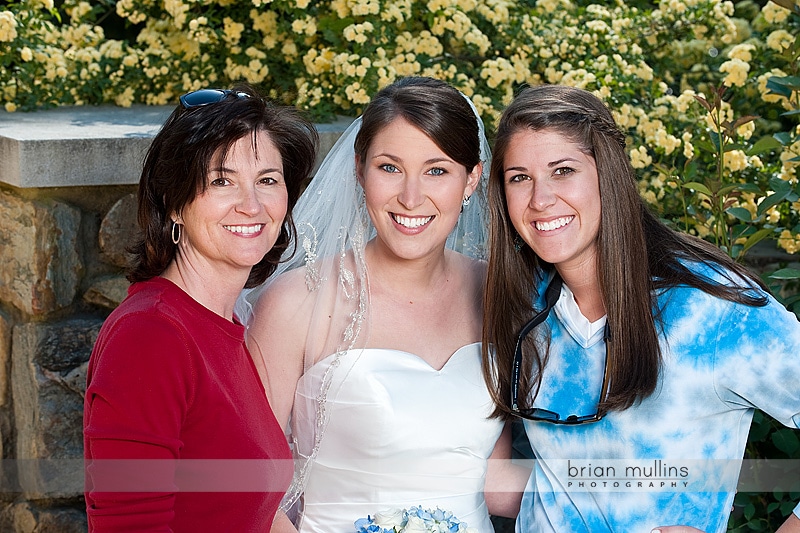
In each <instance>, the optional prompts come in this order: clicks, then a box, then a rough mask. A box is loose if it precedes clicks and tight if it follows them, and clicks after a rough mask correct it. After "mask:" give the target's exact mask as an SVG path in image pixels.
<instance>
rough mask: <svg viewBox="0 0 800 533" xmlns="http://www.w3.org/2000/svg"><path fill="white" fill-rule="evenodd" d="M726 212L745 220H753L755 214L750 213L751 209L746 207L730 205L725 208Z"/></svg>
mask: <svg viewBox="0 0 800 533" xmlns="http://www.w3.org/2000/svg"><path fill="white" fill-rule="evenodd" d="M725 212H726V213H728V214H729V215H731V216H732V217H734V218H738V219H739V220H741V221H743V222H752V221H753V216H752V215H751V214H750V211H748V210H747V209H745V208H744V207H729V208H728V209H726V210H725Z"/></svg>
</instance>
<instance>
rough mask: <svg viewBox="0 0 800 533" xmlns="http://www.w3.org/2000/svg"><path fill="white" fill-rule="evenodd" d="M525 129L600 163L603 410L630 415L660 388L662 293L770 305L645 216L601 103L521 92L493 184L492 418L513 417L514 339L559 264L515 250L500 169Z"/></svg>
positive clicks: (536, 380)
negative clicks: (687, 291)
mask: <svg viewBox="0 0 800 533" xmlns="http://www.w3.org/2000/svg"><path fill="white" fill-rule="evenodd" d="M520 130H530V131H539V130H549V131H554V132H557V133H559V134H561V135H564V136H565V137H566V138H568V139H569V140H570V141H572V142H574V143H576V144H577V145H578V146H579V147H580V149H581V151H582V152H584V153H585V154H586V155H589V156H591V157H593V158H594V160H595V163H596V166H597V175H598V180H599V186H600V204H601V219H600V229H599V232H598V235H597V249H598V254H597V272H598V273H599V277H600V279H599V284H600V290H601V294H602V298H603V302H604V303H605V308H606V313H607V327H608V328H609V332H610V336H611V338H610V340H609V341H608V343H607V346H608V352H607V358H608V365H609V366H608V376H609V380H608V381H609V390H607V391H603V392H604V395H605V398H606V400H605V402H603V403H602V404H601V406H600V409H601V412H606V411H608V410H612V409H617V410H623V409H627V408H628V407H630V406H631V405H633V404H634V403H636V402H637V401H639V400H641V399H643V398H646V397H647V396H649V395H650V394H652V393H653V391H654V390H655V387H656V385H657V382H658V374H659V370H660V366H661V348H660V345H659V339H658V331H657V328H658V321H659V315H658V310H657V309H656V301H655V294H656V290H657V289H660V288H667V287H674V286H677V285H687V286H690V287H695V288H698V289H700V290H703V291H705V292H707V293H709V294H711V295H714V296H717V297H719V298H724V299H726V300H730V301H734V302H739V303H744V304H747V305H758V306H760V305H765V304H766V297H765V296H764V295H763V294H761V293H754V292H752V290H753V289H755V288H760V289H762V290H764V291H766V290H767V289H766V286H765V285H764V284H763V283H762V282H761V280H760V279H758V278H757V277H756V276H754V275H753V274H751V273H750V272H748V271H747V270H746V269H745V268H744V267H742V266H741V265H738V264H736V263H734V262H733V261H732V260H731V259H730V258H729V257H728V256H727V255H725V254H724V253H723V252H722V251H721V250H719V249H718V248H716V247H715V246H713V245H711V244H709V243H707V242H705V241H702V240H700V239H697V238H694V237H692V236H689V235H686V234H682V233H678V232H676V231H674V230H672V229H670V228H668V227H667V226H666V225H664V224H663V223H662V222H661V221H660V220H659V219H658V218H656V217H655V216H654V215H653V214H652V213H651V212H650V211H649V209H648V208H647V206H646V205H645V203H644V201H643V200H642V199H641V197H640V196H639V193H638V187H637V180H636V175H635V173H634V171H633V168H632V166H631V164H630V160H629V158H628V155H627V151H626V147H625V136H624V134H623V133H622V132H621V131H620V129H619V128H618V127H617V125H616V123H615V122H614V118H613V116H612V115H611V112H610V111H609V110H608V108H607V107H606V106H605V105H604V104H603V102H602V101H601V100H600V99H599V98H597V97H595V96H594V95H593V94H591V93H589V92H588V91H585V90H582V89H577V88H574V87H566V86H555V85H543V86H538V87H530V88H527V89H524V90H523V91H522V92H521V93H520V94H519V95H518V96H517V97H516V98H515V99H514V101H513V102H512V103H511V104H510V105H509V106H508V108H507V109H506V110H505V112H504V113H503V115H502V117H501V119H500V123H499V126H498V130H497V135H496V139H495V146H494V154H493V160H492V167H491V175H490V178H489V187H488V196H489V218H490V231H489V256H490V260H489V275H488V279H487V285H486V295H485V298H484V325H483V355H484V357H483V367H484V374H485V377H486V380H487V383H489V384H490V390H491V393H492V396H493V398H494V400H495V403H496V405H497V408H496V411H495V415H497V416H501V417H508V416H510V413H511V410H510V401H511V399H510V395H511V393H510V391H511V379H512V377H511V367H512V363H513V358H514V347H515V343H516V335H517V332H518V331H519V329H520V328H521V327H522V325H523V324H524V323H525V322H527V321H528V320H529V319H530V318H531V316H532V314H533V301H532V296H533V295H534V294H535V293H536V291H537V287H538V286H540V284H541V282H542V281H543V279H544V278H545V277H546V276H547V272H548V271H550V270H551V269H552V268H553V267H552V265H549V264H546V263H544V262H543V261H541V259H539V257H537V256H536V254H535V253H534V252H533V251H532V250H531V249H530V247H528V246H523V247H522V249H520V250H519V251H516V250H515V246H514V241H515V238H518V236H517V235H516V232H515V230H514V227H513V225H512V223H511V220H510V218H509V216H508V211H507V204H506V197H505V188H504V182H503V176H504V172H503V166H504V158H505V154H506V152H507V150H508V145H509V142H510V140H511V138H512V136H513V135H514V134H515V133H516V132H518V131H520ZM687 262H688V263H704V264H706V265H709V266H710V267H711V268H713V269H714V270H715V271H717V272H718V273H719V274H720V275H721V276H723V277H724V278H725V279H727V280H728V281H730V285H728V284H721V283H718V282H715V281H713V280H710V279H708V278H705V277H703V276H701V275H698V274H695V273H694V272H692V271H691V270H689V268H687V267H686V265H685V264H684V263H687ZM545 344H547V343H545ZM489 346H492V347H493V353H491V354H490V350H489ZM548 353H549V347H548V346H545V348H543V349H540V348H539V347H537V345H536V343H528V344H526V348H525V351H524V354H523V355H524V357H525V361H524V362H523V365H522V372H521V376H522V377H521V387H520V395H519V398H520V400H521V406H522V407H528V405H527V404H528V403H529V402H530V401H531V398H532V397H535V391H538V389H539V385H540V384H541V380H542V375H543V372H544V368H545V366H546V363H547V354H548ZM532 392H534V394H533V395H532V394H531V393H532Z"/></svg>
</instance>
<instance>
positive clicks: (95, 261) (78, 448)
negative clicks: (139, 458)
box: [0, 107, 348, 533]
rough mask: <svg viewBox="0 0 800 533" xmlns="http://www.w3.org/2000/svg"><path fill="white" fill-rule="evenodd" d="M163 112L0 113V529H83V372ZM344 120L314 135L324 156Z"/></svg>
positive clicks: (119, 276) (44, 532)
mask: <svg viewBox="0 0 800 533" xmlns="http://www.w3.org/2000/svg"><path fill="white" fill-rule="evenodd" d="M170 111H171V108H170V109H167V108H153V107H149V108H144V107H142V108H133V109H121V108H113V107H112V108H107V107H101V108H87V109H82V108H76V109H57V110H52V111H42V112H37V113H32V114H22V113H14V114H8V113H3V112H0V455H1V456H2V463H0V489H2V490H0V532H9V533H11V532H13V533H31V532H34V531H35V532H37V533H50V532H52V533H55V532H58V533H71V532H80V531H86V528H87V525H86V516H85V511H84V503H83V494H82V492H83V490H82V489H83V460H82V458H83V439H82V434H81V429H82V419H83V395H84V390H85V376H86V366H87V363H88V360H89V355H90V353H91V349H92V345H93V344H94V341H95V339H96V337H97V334H98V332H99V329H100V326H101V325H102V323H103V320H104V319H105V317H106V316H107V315H108V313H109V312H110V311H111V310H112V309H113V308H114V307H116V306H117V305H118V304H119V302H120V301H122V299H123V298H124V297H125V295H126V293H127V287H128V283H127V281H126V280H125V278H124V275H123V271H124V266H125V264H126V253H125V247H126V246H127V244H128V243H130V242H131V237H132V235H134V233H135V231H136V225H135V220H136V215H135V212H136V196H135V195H136V182H137V181H138V176H139V170H140V169H141V161H142V158H143V155H144V152H145V150H146V148H147V146H148V144H149V140H150V139H151V138H152V136H153V135H154V134H155V132H156V131H157V130H158V127H159V125H160V124H161V123H162V122H163V120H164V119H165V118H166V116H167V115H168V114H169V112H170ZM347 123H348V121H346V120H343V121H340V122H337V123H334V124H329V125H319V126H318V129H319V131H320V134H321V140H322V147H321V148H322V150H321V152H322V153H325V152H327V150H328V149H329V148H330V146H332V144H333V142H335V140H336V138H338V136H339V135H340V134H341V132H342V131H343V130H344V128H345V127H346V126H347ZM321 155H322V154H320V156H321Z"/></svg>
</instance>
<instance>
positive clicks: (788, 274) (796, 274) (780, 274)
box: [769, 268, 800, 279]
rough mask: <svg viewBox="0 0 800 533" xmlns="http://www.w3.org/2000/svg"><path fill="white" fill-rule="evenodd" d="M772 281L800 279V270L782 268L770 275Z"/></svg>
mask: <svg viewBox="0 0 800 533" xmlns="http://www.w3.org/2000/svg"><path fill="white" fill-rule="evenodd" d="M769 277H770V278H772V279H800V269H797V268H781V269H780V270H776V271H775V272H773V273H772V274H770V275H769Z"/></svg>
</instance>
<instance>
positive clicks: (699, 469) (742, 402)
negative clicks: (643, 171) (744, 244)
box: [484, 86, 800, 533]
mask: <svg viewBox="0 0 800 533" xmlns="http://www.w3.org/2000/svg"><path fill="white" fill-rule="evenodd" d="M489 199H490V213H491V215H490V216H491V223H492V229H491V237H490V253H491V259H490V263H489V278H488V282H487V294H486V299H485V318H484V350H485V353H484V356H485V357H484V361H485V372H486V377H487V381H488V382H489V383H494V384H495V386H494V390H493V394H494V399H495V401H496V402H497V411H496V413H495V414H496V415H497V416H500V417H505V418H513V417H520V418H523V419H524V424H525V430H526V432H527V435H528V439H529V441H530V444H531V447H532V449H533V452H534V455H535V458H536V459H537V461H536V466H535V468H534V472H533V474H532V476H531V479H530V481H529V483H528V487H527V489H526V492H525V495H524V497H523V501H522V510H521V512H520V515H519V518H518V520H517V531H520V532H525V533H529V532H536V531H543V532H545V531H558V532H570V533H572V532H583V531H585V532H591V533H597V532H604V531H615V532H647V531H650V530H652V529H653V528H657V527H660V526H663V525H666V524H682V525H685V526H692V527H694V528H699V529H702V530H704V531H707V532H721V531H725V529H726V525H727V522H728V514H729V512H730V510H731V504H732V502H733V497H734V494H735V491H736V486H737V478H738V474H739V468H740V464H741V459H742V456H743V452H744V447H745V443H746V441H747V435H748V430H749V427H750V422H751V420H752V416H753V410H754V409H756V408H758V409H761V410H763V411H765V412H767V413H769V414H770V415H771V416H773V417H774V418H776V419H777V420H779V421H780V422H782V423H783V424H785V425H787V426H790V427H798V426H800V385H798V384H799V383H800V324H798V321H797V318H796V317H795V316H794V315H793V314H792V313H789V312H788V311H786V310H785V309H784V308H783V306H781V305H780V304H779V303H778V302H777V301H775V300H774V299H773V298H772V297H771V296H770V295H769V293H768V291H767V288H766V287H765V286H764V284H763V283H762V282H761V281H760V280H759V278H758V277H756V276H755V275H753V274H751V273H749V272H748V271H747V270H746V269H744V268H743V267H741V266H740V265H737V264H735V263H734V262H733V261H731V260H730V259H729V258H728V257H727V256H726V255H725V254H724V253H722V252H721V251H720V250H719V249H717V248H716V247H714V246H712V245H710V244H708V243H705V242H703V241H701V240H699V239H696V238H693V237H690V236H688V235H685V234H681V233H678V232H675V231H673V230H671V229H669V228H668V227H666V226H665V225H664V224H662V223H661V222H660V221H659V220H658V219H657V218H656V217H655V216H654V215H653V214H651V213H650V212H649V211H648V209H647V207H646V206H645V204H644V203H643V202H642V200H641V198H640V197H639V195H638V187H637V180H636V177H635V175H634V172H633V170H632V168H631V166H630V163H629V160H628V157H627V152H626V149H625V137H624V135H623V134H622V133H621V132H620V130H619V129H618V128H617V126H616V124H615V123H614V120H613V117H612V115H611V113H610V112H609V111H608V109H607V108H606V107H605V106H604V105H603V103H602V102H601V101H600V100H599V99H598V98H596V97H595V96H593V95H592V94H591V93H589V92H587V91H584V90H581V89H576V88H572V87H558V86H540V87H533V88H528V89H526V90H524V91H522V92H521V93H520V95H519V96H517V98H516V99H515V100H514V102H513V103H512V104H511V105H510V106H509V107H508V109H507V110H506V111H505V113H504V114H503V117H502V119H501V121H500V125H499V128H498V133H497V137H496V143H495V147H494V160H493V162H492V173H491V178H490V185H489ZM551 309H552V311H551ZM540 324H541V325H540ZM756 488H757V487H756ZM761 489H762V490H768V489H770V487H763V488H761ZM798 514H800V506H798V508H796V509H795V514H792V515H790V517H789V518H788V519H787V521H786V523H785V524H784V525H783V526H782V528H781V531H782V532H783V531H800V518H798Z"/></svg>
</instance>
